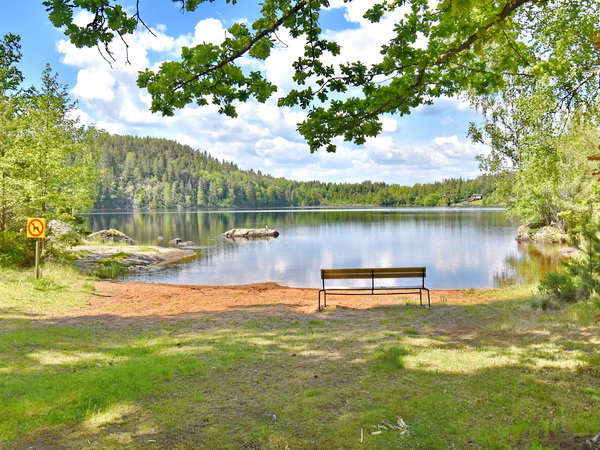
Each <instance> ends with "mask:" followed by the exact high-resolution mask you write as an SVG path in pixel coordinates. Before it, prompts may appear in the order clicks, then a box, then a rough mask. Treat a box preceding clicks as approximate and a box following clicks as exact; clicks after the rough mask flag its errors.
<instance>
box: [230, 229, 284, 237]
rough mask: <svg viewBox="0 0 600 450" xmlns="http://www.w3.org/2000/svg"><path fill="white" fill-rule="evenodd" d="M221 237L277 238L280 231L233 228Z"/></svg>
mask: <svg viewBox="0 0 600 450" xmlns="http://www.w3.org/2000/svg"><path fill="white" fill-rule="evenodd" d="M221 236H223V237H226V238H236V237H245V238H260V237H277V236H279V231H277V230H271V229H270V228H232V229H231V230H228V231H226V232H225V233H223V234H222V235H221Z"/></svg>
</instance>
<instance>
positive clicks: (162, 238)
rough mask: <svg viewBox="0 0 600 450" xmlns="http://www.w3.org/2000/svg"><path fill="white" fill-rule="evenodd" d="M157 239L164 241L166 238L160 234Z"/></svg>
mask: <svg viewBox="0 0 600 450" xmlns="http://www.w3.org/2000/svg"><path fill="white" fill-rule="evenodd" d="M156 239H157V240H158V242H162V241H164V240H165V238H164V237H162V236H159V237H157V238H156Z"/></svg>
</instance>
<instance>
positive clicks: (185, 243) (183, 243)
mask: <svg viewBox="0 0 600 450" xmlns="http://www.w3.org/2000/svg"><path fill="white" fill-rule="evenodd" d="M177 245H181V246H184V245H187V246H190V245H196V244H195V243H194V242H192V241H185V242H178V243H177Z"/></svg>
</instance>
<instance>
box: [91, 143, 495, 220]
mask: <svg viewBox="0 0 600 450" xmlns="http://www.w3.org/2000/svg"><path fill="white" fill-rule="evenodd" d="M101 168H102V172H103V178H102V181H101V185H100V188H99V194H98V196H97V200H96V204H95V207H96V208H98V209H132V208H173V207H177V206H181V207H200V208H206V207H249V208H255V207H284V206H319V205H323V206H335V205H375V206H435V205H438V204H452V203H455V202H460V201H464V200H466V199H468V198H469V197H470V196H471V195H472V194H475V193H477V194H482V195H483V196H484V199H488V198H489V196H490V195H491V194H492V193H493V192H494V189H495V184H496V183H495V181H496V178H495V177H492V176H487V175H482V176H480V177H478V178H477V179H475V180H463V179H462V178H451V179H447V180H443V181H440V182H435V183H428V184H415V185H414V186H412V187H409V186H401V185H400V184H401V181H402V180H398V184H393V185H388V184H386V183H381V182H377V183H373V182H371V181H364V182H362V183H341V184H340V183H323V182H319V181H310V182H298V181H291V180H286V179H284V178H274V177H272V176H270V175H264V174H262V173H261V172H260V171H257V172H255V171H254V170H241V169H240V168H239V167H238V166H237V165H236V164H233V163H230V162H225V161H219V160H218V159H216V158H214V157H212V156H211V155H210V154H208V153H207V152H199V151H196V150H194V149H192V148H191V147H189V146H186V145H181V144H179V143H177V142H175V141H171V140H167V139H157V138H148V137H147V138H139V137H133V136H108V137H107V138H106V140H105V141H104V143H103V145H102V159H101Z"/></svg>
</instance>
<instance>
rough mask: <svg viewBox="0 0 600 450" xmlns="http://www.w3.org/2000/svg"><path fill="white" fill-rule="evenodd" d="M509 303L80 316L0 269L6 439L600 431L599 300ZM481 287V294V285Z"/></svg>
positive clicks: (225, 440) (546, 443)
mask: <svg viewBox="0 0 600 450" xmlns="http://www.w3.org/2000/svg"><path fill="white" fill-rule="evenodd" d="M527 292H528V290H527V289H520V290H507V291H506V300H505V301H502V302H496V303H492V304H484V303H483V302H482V303H481V304H474V305H469V306H457V305H452V304H451V302H447V303H446V304H441V305H440V304H437V305H434V307H433V308H432V310H430V311H429V310H426V309H422V308H419V307H416V306H398V307H386V308H374V309H371V310H362V311H355V310H351V309H348V310H339V309H338V310H332V311H328V312H323V313H315V314H305V315H303V314H295V313H286V314H283V315H281V314H280V315H273V314H270V313H269V312H267V311H265V310H262V309H260V308H258V309H248V310H246V311H234V312H224V313H210V314H206V315H203V316H199V317H198V318H196V319H185V320H168V319H164V320H158V319H157V320H149V319H147V318H146V319H144V318H140V319H139V320H136V319H132V320H128V321H127V322H125V321H124V320H115V319H114V318H111V317H110V316H102V317H100V316H98V317H84V318H82V319H78V320H76V321H73V320H66V319H63V318H61V314H62V313H64V312H66V311H69V310H72V309H75V308H79V307H81V306H83V305H85V303H86V302H87V301H88V299H89V297H90V296H91V295H92V293H93V280H89V279H84V278H82V277H81V276H80V275H78V274H77V273H76V272H74V271H72V270H70V269H61V268H52V269H47V270H45V272H44V278H43V279H42V280H35V279H33V278H31V277H28V276H26V274H24V273H16V272H14V271H4V272H0V349H1V351H0V448H30V447H33V448H42V447H43V448H122V447H129V448H132V447H133V448H184V449H185V448H210V449H213V448H224V449H228V448H247V449H271V448H273V449H285V448H289V449H299V448H306V449H315V448H318V449H334V448H336V449H349V448H373V449H398V448H427V449H437V448H439V449H446V448H450V447H455V448H485V449H489V448H564V447H567V446H568V445H569V444H571V443H583V442H584V440H585V438H586V437H590V436H592V435H595V434H597V433H598V432H600V325H599V324H597V323H595V322H594V315H595V314H598V313H600V305H594V304H579V305H573V306H570V307H568V308H565V309H564V310H562V311H554V312H540V311H535V310H533V309H532V308H531V301H530V300H529V299H528V295H527ZM481 298H484V295H481Z"/></svg>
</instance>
